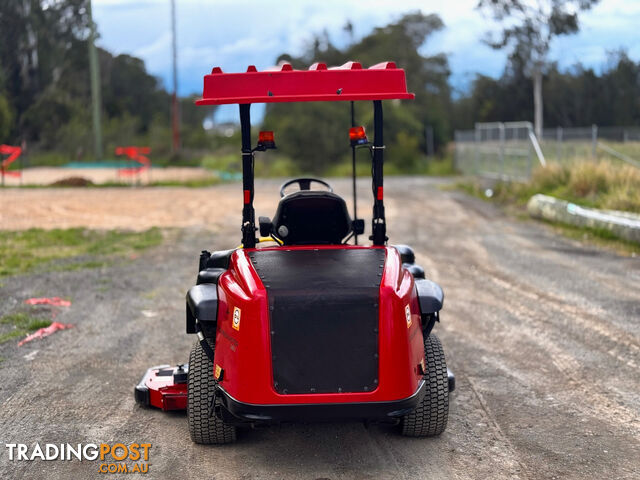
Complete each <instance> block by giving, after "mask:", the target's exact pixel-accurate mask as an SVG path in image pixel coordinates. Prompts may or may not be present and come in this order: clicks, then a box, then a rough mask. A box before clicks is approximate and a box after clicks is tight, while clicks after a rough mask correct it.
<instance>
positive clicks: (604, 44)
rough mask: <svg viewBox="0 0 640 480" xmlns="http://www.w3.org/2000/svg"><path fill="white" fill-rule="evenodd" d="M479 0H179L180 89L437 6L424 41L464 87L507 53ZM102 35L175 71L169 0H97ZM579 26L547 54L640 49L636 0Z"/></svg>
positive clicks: (578, 57) (106, 43)
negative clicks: (495, 46) (434, 29)
mask: <svg viewBox="0 0 640 480" xmlns="http://www.w3.org/2000/svg"><path fill="white" fill-rule="evenodd" d="M476 3H477V0H452V1H448V2H442V1H434V0H430V1H425V0H402V1H396V2H392V1H388V0H368V1H350V2H348V1H344V0H324V1H317V0H298V1H291V0H272V1H269V2H264V1H257V0H256V1H249V0H215V1H213V0H176V7H177V29H178V56H179V67H180V69H179V84H180V86H181V93H189V92H193V91H198V90H199V89H200V88H201V81H202V75H203V74H205V73H207V72H209V71H210V70H211V68H212V67H213V66H220V67H222V68H223V70H225V71H244V69H245V68H246V66H247V65H249V64H254V65H256V66H257V67H258V68H266V67H269V66H271V65H272V64H273V63H274V61H275V59H276V57H277V55H279V54H280V53H283V52H289V53H292V54H300V53H301V52H302V51H303V49H304V48H305V47H306V46H307V44H308V42H309V40H310V39H311V38H312V36H313V34H315V33H319V32H321V31H322V30H323V29H325V28H326V29H327V30H328V32H329V34H330V35H331V38H332V40H334V41H335V42H337V43H338V44H340V43H341V42H345V41H346V36H345V34H344V32H343V31H342V27H343V26H344V24H345V23H346V21H347V20H348V19H349V20H351V21H352V22H353V24H354V27H355V32H356V36H357V37H361V36H363V35H366V34H367V33H369V31H370V30H371V29H372V28H373V27H375V26H381V25H385V24H387V23H389V22H390V21H393V20H395V19H397V18H398V17H399V16H400V15H401V14H403V13H405V12H407V11H411V10H420V11H422V12H424V13H432V12H435V13H438V14H439V15H440V16H441V17H442V19H443V21H444V23H445V25H446V29H445V30H444V31H442V32H439V33H438V34H436V35H434V37H433V38H432V39H431V40H430V42H429V43H428V44H427V45H426V46H425V48H424V52H425V53H426V54H433V53H438V52H445V53H447V54H449V55H450V56H449V62H450V65H451V69H452V72H453V82H454V84H457V85H459V86H466V85H467V84H468V83H469V81H470V79H471V78H472V76H473V72H481V73H484V74H489V75H498V74H499V73H500V72H501V71H502V69H503V67H504V62H505V53H504V52H496V51H492V50H491V49H490V48H489V47H487V46H486V45H484V44H482V42H481V41H480V40H481V38H482V36H483V34H484V33H485V31H486V30H488V29H491V28H495V23H494V22H493V21H492V20H491V19H490V18H488V17H487V16H484V17H483V16H482V15H481V13H480V12H479V11H478V10H476V9H475V5H476ZM93 9H94V17H95V20H96V21H97V23H98V27H99V31H100V33H101V39H100V41H99V44H100V45H101V46H103V47H105V48H107V49H108V50H110V51H113V52H115V53H131V54H133V55H136V56H139V57H141V58H142V59H143V60H145V63H146V65H147V67H148V68H149V70H150V71H151V72H152V73H153V74H155V75H159V76H161V77H162V78H165V79H167V78H169V77H170V71H171V38H170V27H171V25H170V18H169V16H170V0H93ZM581 19H582V21H581V23H582V28H583V30H582V31H581V32H580V33H579V34H578V35H575V36H570V37H564V38H560V39H557V40H556V41H554V43H553V47H552V51H551V57H552V59H557V60H559V61H560V64H561V65H562V66H569V65H572V64H574V63H576V62H578V61H581V62H584V63H586V64H588V65H601V64H603V63H604V60H605V58H606V52H607V51H608V50H614V49H617V48H619V47H620V46H623V47H626V48H628V49H629V54H630V55H631V56H632V57H633V58H639V57H640V42H637V34H636V30H637V28H636V25H637V24H638V23H639V22H640V2H638V1H629V0H603V1H602V2H601V3H599V4H598V5H597V6H596V7H595V8H594V9H593V10H592V11H591V12H588V13H585V14H583V15H582V16H581Z"/></svg>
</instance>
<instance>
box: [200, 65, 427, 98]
mask: <svg viewBox="0 0 640 480" xmlns="http://www.w3.org/2000/svg"><path fill="white" fill-rule="evenodd" d="M394 98H397V99H412V98H415V95H414V94H413V93H408V92H407V83H406V81H405V77H404V70H402V69H401V68H396V64H395V63H393V62H383V63H379V64H377V65H374V66H373V67H369V68H366V69H363V68H362V65H360V63H358V62H347V63H345V64H344V65H342V66H340V67H332V68H327V66H326V65H325V64H324V63H314V64H313V65H311V66H310V67H309V70H294V69H293V67H292V66H291V65H290V64H288V63H284V64H282V65H281V66H279V67H275V68H273V69H269V70H265V71H263V72H258V71H257V70H256V67H254V66H253V65H250V66H249V68H247V71H246V72H245V73H223V72H222V70H221V69H220V67H215V68H214V69H213V70H212V71H211V74H210V75H205V77H204V89H203V91H202V98H201V99H200V100H198V101H197V102H196V104H198V105H222V104H227V103H274V102H328V101H336V100H389V99H394Z"/></svg>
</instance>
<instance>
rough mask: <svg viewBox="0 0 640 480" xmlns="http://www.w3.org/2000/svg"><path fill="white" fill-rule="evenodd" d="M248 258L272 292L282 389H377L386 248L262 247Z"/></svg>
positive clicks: (273, 334) (276, 381) (273, 328)
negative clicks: (280, 248) (263, 249)
mask: <svg viewBox="0 0 640 480" xmlns="http://www.w3.org/2000/svg"><path fill="white" fill-rule="evenodd" d="M250 257H251V261H252V263H253V265H254V267H255V268H256V271H257V272H258V274H259V275H260V278H261V279H262V282H263V283H264V285H265V287H266V289H267V294H268V296H269V310H270V318H271V352H272V355H273V356H272V362H273V377H274V378H273V380H274V387H275V389H276V391H277V392H279V393H283V394H286V393H328V392H363V391H371V390H373V389H375V388H376V386H377V382H378V298H379V290H380V281H381V278H382V272H383V269H384V262H385V250H384V249H381V248H376V249H363V250H359V249H327V250H323V249H318V250H285V249H283V250H271V251H260V250H258V251H255V252H252V253H251V254H250Z"/></svg>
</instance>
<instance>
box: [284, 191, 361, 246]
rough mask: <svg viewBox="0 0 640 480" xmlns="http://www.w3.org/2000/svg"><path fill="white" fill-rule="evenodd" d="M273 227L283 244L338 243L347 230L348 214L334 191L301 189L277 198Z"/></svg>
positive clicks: (343, 203) (348, 224)
mask: <svg viewBox="0 0 640 480" xmlns="http://www.w3.org/2000/svg"><path fill="white" fill-rule="evenodd" d="M282 227H284V228H282ZM273 230H274V232H275V234H276V235H277V236H278V237H279V238H281V239H282V241H283V242H284V244H285V245H312V244H329V245H333V244H340V243H342V240H343V239H344V238H345V237H346V236H347V235H348V234H349V232H351V217H350V216H349V211H348V210H347V204H346V203H345V201H344V199H342V198H341V197H340V196H338V195H336V194H335V193H332V192H324V191H317V190H301V191H299V192H295V193H290V194H289V195H286V196H284V197H283V198H282V199H281V200H280V203H279V204H278V210H277V211H276V214H275V216H274V217H273Z"/></svg>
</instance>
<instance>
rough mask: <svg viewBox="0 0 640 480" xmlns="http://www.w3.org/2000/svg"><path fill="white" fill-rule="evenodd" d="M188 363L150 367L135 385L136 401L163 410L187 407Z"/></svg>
mask: <svg viewBox="0 0 640 480" xmlns="http://www.w3.org/2000/svg"><path fill="white" fill-rule="evenodd" d="M188 372H189V364H188V363H185V364H183V365H177V366H175V367H172V366H170V365H159V366H157V367H151V368H150V369H149V370H147V372H146V373H145V374H144V377H142V380H140V383H138V385H136V388H135V391H134V394H135V399H136V402H137V403H139V404H140V405H142V406H145V407H156V408H160V409H162V410H164V411H165V412H167V411H169V410H185V409H186V408H187V373H188Z"/></svg>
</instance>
